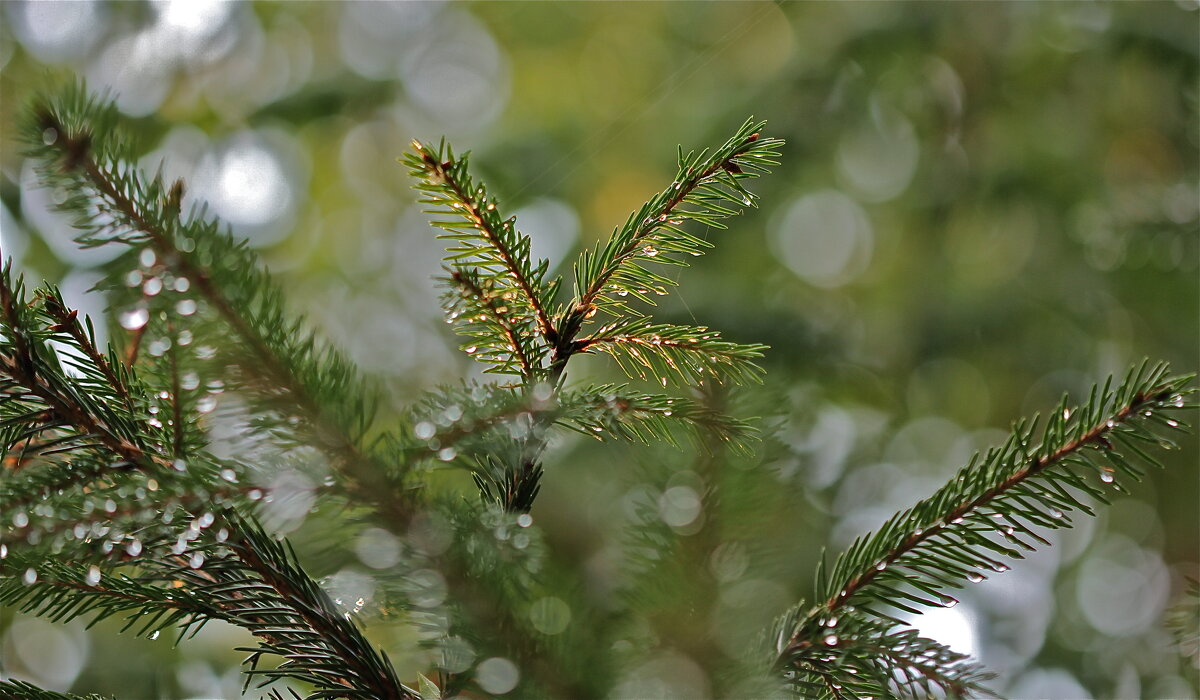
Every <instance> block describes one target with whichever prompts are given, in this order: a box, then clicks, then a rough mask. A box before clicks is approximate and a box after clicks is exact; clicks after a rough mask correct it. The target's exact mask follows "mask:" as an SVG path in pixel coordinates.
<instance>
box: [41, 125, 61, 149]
mask: <svg viewBox="0 0 1200 700" xmlns="http://www.w3.org/2000/svg"><path fill="white" fill-rule="evenodd" d="M57 140H58V129H55V128H54V127H52V126H48V127H46V128H45V129H44V130H43V131H42V143H44V144H46V145H47V146H53V145H54V142H55V141H57Z"/></svg>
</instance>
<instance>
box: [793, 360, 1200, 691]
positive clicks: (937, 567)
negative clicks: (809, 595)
mask: <svg viewBox="0 0 1200 700" xmlns="http://www.w3.org/2000/svg"><path fill="white" fill-rule="evenodd" d="M1191 381H1192V377H1191V376H1183V377H1172V376H1170V375H1169V371H1168V367H1167V366H1166V365H1165V364H1159V365H1154V366H1151V365H1150V364H1149V363H1148V362H1143V363H1141V364H1140V365H1138V366H1135V367H1133V368H1131V369H1130V371H1129V373H1128V374H1127V375H1126V377H1125V380H1124V381H1123V382H1122V383H1121V384H1120V386H1119V387H1117V388H1116V389H1112V383H1113V379H1112V378H1111V377H1110V378H1109V380H1108V381H1106V382H1105V383H1104V384H1103V385H1102V386H1099V385H1098V386H1096V387H1093V389H1092V391H1091V394H1090V397H1089V400H1088V402H1087V403H1086V404H1084V405H1083V406H1080V407H1076V408H1072V407H1071V406H1070V405H1069V404H1068V400H1067V398H1065V397H1064V399H1063V401H1062V403H1061V404H1060V405H1059V407H1058V408H1057V409H1056V410H1055V412H1054V413H1052V414H1051V415H1050V416H1049V418H1048V419H1047V420H1046V422H1045V425H1044V427H1043V428H1042V430H1041V435H1040V439H1039V440H1038V442H1037V444H1036V445H1035V444H1034V440H1035V437H1037V432H1038V431H1037V423H1038V421H1037V419H1036V418H1035V419H1034V420H1033V421H1028V422H1026V421H1019V422H1018V423H1017V424H1016V425H1015V426H1014V428H1013V432H1012V433H1011V435H1010V436H1009V439H1008V441H1007V442H1006V443H1005V444H1004V445H1003V446H1001V447H998V448H993V449H991V450H989V451H988V452H987V453H986V455H983V456H982V457H981V456H980V455H978V454H977V455H976V456H975V457H974V458H973V459H972V460H971V462H970V463H969V464H968V465H967V466H966V467H964V468H963V469H962V470H961V471H960V472H959V473H958V475H957V476H956V477H955V478H954V479H951V480H950V481H949V482H948V483H947V484H946V485H945V486H943V487H942V488H941V489H939V490H938V491H937V492H936V493H934V494H933V495H932V496H930V497H929V498H927V499H925V500H923V501H921V502H920V503H918V504H917V505H915V506H913V507H912V508H910V509H908V510H905V511H902V512H900V513H897V514H896V515H895V516H893V517H892V518H891V519H889V520H888V521H887V523H885V524H884V525H883V526H882V527H881V528H880V529H879V530H878V531H877V532H875V533H874V534H871V535H868V536H865V537H862V538H859V539H858V540H856V541H855V542H854V544H852V545H851V546H850V548H849V549H848V550H847V551H846V552H845V553H843V554H842V555H841V556H840V557H838V559H837V560H836V562H835V563H834V565H833V566H832V567H830V568H828V569H826V568H825V567H824V565H823V564H822V565H821V566H819V568H818V571H817V580H816V591H817V592H816V594H817V596H818V600H820V601H821V602H820V604H819V605H817V606H815V607H814V608H812V609H811V610H810V611H809V613H808V614H807V616H803V617H802V618H801V619H797V620H796V621H795V624H794V625H793V626H792V627H791V628H790V631H789V632H788V634H787V635H786V636H785V638H784V639H783V640H781V642H780V644H779V645H778V650H777V657H776V664H777V666H778V667H779V668H788V667H789V666H792V665H793V664H792V659H793V658H794V657H795V654H797V653H799V651H800V650H802V649H807V648H811V647H815V646H817V645H819V644H820V639H821V638H822V637H824V636H827V635H828V634H829V631H828V629H827V628H828V624H827V622H826V621H827V620H829V619H837V618H839V617H841V616H843V615H844V614H845V611H852V610H859V611H865V612H867V613H870V614H872V615H874V616H877V617H878V618H880V619H881V620H883V621H886V622H888V623H891V624H894V625H901V624H903V623H902V622H901V621H900V620H899V619H897V618H896V617H894V616H893V615H892V614H891V613H890V612H889V609H899V610H903V611H906V612H910V613H918V612H919V608H920V607H922V606H929V605H934V606H937V605H945V606H949V605H954V604H955V603H956V602H957V601H956V599H955V598H953V597H952V596H950V595H947V594H946V593H945V592H944V591H945V590H946V589H948V588H961V587H962V586H964V585H966V584H967V583H969V582H977V581H980V580H982V579H983V578H985V577H986V576H987V574H989V573H992V572H1004V571H1007V570H1008V569H1009V565H1008V564H1007V563H1005V562H1004V559H1005V558H1008V557H1014V558H1022V557H1023V556H1024V555H1023V552H1024V551H1031V550H1033V549H1034V548H1035V547H1036V546H1037V544H1049V543H1048V541H1047V540H1046V539H1045V538H1044V537H1042V536H1041V535H1040V534H1039V533H1038V530H1039V529H1040V528H1046V529H1057V528H1063V527H1069V526H1070V524H1071V520H1070V517H1069V513H1070V512H1071V511H1075V510H1078V511H1082V512H1084V513H1087V514H1089V515H1090V514H1092V510H1091V508H1090V507H1089V506H1088V505H1087V503H1085V501H1084V499H1085V498H1087V497H1090V498H1093V499H1095V500H1098V501H1101V502H1104V503H1107V502H1108V493H1107V491H1108V489H1113V490H1115V491H1120V490H1124V487H1122V486H1121V484H1120V483H1119V482H1118V477H1128V478H1130V479H1134V480H1139V479H1140V477H1141V474H1142V471H1141V468H1140V467H1139V466H1137V465H1136V462H1142V463H1146V464H1150V465H1156V466H1157V465H1158V464H1159V463H1158V461H1157V460H1156V459H1155V458H1154V457H1153V456H1151V455H1150V454H1149V453H1148V452H1147V451H1146V450H1145V449H1144V447H1143V445H1154V446H1159V447H1164V448H1168V449H1169V448H1170V447H1172V446H1173V443H1171V442H1170V441H1169V440H1168V439H1167V437H1166V436H1165V435H1163V434H1162V433H1165V432H1177V431H1183V430H1186V429H1188V426H1187V425H1186V424H1184V423H1183V422H1182V421H1181V420H1179V419H1178V418H1177V417H1174V414H1177V413H1178V412H1180V411H1181V409H1185V408H1192V407H1193V406H1190V405H1189V404H1188V397H1189V396H1190V395H1191V394H1192V393H1194V390H1193V389H1191V388H1189V384H1190V383H1191ZM1092 479H1098V480H1099V482H1100V484H1099V485H1097V484H1095V483H1093V481H1092ZM838 636H839V637H844V636H845V635H838Z"/></svg>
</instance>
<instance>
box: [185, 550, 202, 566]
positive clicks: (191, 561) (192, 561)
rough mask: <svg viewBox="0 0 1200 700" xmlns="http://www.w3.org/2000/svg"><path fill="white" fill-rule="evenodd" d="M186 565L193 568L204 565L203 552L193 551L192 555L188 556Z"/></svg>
mask: <svg viewBox="0 0 1200 700" xmlns="http://www.w3.org/2000/svg"><path fill="white" fill-rule="evenodd" d="M188 566H190V567H192V568H193V569H199V568H200V567H202V566H204V554H203V553H202V552H193V553H192V556H191V557H189V558H188Z"/></svg>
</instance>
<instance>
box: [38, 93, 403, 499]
mask: <svg viewBox="0 0 1200 700" xmlns="http://www.w3.org/2000/svg"><path fill="white" fill-rule="evenodd" d="M27 123H28V126H27V128H26V131H25V141H26V144H27V153H28V155H30V156H31V157H32V158H34V159H35V161H37V162H38V163H39V166H38V172H39V175H40V177H41V178H42V182H43V184H45V185H47V186H61V187H63V188H64V189H65V190H66V192H67V193H68V196H67V197H66V199H65V200H64V201H63V202H62V203H61V204H60V205H59V208H60V209H61V210H63V211H65V212H67V213H68V214H71V215H73V216H74V217H75V219H76V224H77V225H78V226H79V227H80V228H81V229H83V231H84V233H83V234H82V235H81V238H80V242H81V243H82V244H83V245H85V246H97V245H105V244H110V243H121V244H125V245H129V246H143V245H145V246H149V247H150V248H151V249H152V250H153V251H154V252H155V254H156V257H157V259H158V260H160V261H161V262H162V264H163V265H166V266H169V267H170V268H171V269H173V270H174V272H175V273H176V274H177V276H179V277H182V278H185V279H188V280H190V282H191V287H192V289H194V290H195V291H196V293H197V294H198V295H200V296H201V297H202V298H203V299H204V300H205V301H206V302H207V303H208V305H209V307H210V308H211V309H213V310H215V312H216V314H217V316H218V317H219V318H221V319H222V320H223V321H224V322H225V323H226V325H227V326H228V328H229V329H230V330H231V331H232V336H233V339H234V340H235V341H236V342H235V343H232V344H230V347H229V348H226V350H229V351H234V354H233V355H232V356H231V357H230V358H229V360H230V362H229V363H228V366H229V368H230V369H231V370H235V371H238V372H237V379H238V382H239V385H240V388H242V389H243V390H244V391H245V392H246V393H247V395H248V396H249V397H251V398H253V399H255V400H256V405H255V407H256V408H259V409H261V411H262V413H261V414H260V415H278V416H279V420H278V421H277V423H276V427H277V429H278V431H279V432H285V433H286V432H296V431H302V432H303V433H304V435H305V439H304V440H302V442H305V443H307V444H312V445H315V446H318V447H320V448H321V449H323V450H324V451H325V452H326V453H327V454H329V456H330V457H331V460H332V462H333V465H334V466H335V467H336V469H337V471H338V473H339V474H341V475H342V476H343V487H344V488H345V489H346V490H347V491H348V492H350V493H351V494H352V495H353V496H354V497H355V498H356V499H357V500H359V501H360V502H365V503H372V504H374V506H375V507H376V508H377V509H379V510H380V511H381V512H383V513H385V514H386V515H387V516H388V517H389V518H391V519H392V520H393V521H401V522H402V521H404V520H405V519H406V516H407V514H409V513H410V511H411V507H410V504H409V503H408V502H407V496H408V495H409V494H408V493H407V492H406V490H405V489H403V488H400V486H399V484H398V482H397V481H396V480H395V479H389V478H386V476H385V475H387V474H389V473H391V472H393V471H395V470H400V471H403V469H404V468H405V466H406V465H404V464H398V463H397V460H396V459H395V458H396V455H394V454H380V453H378V452H376V451H375V449H374V448H377V447H378V446H379V445H384V444H390V443H388V441H386V440H385V441H379V440H372V439H369V437H368V436H369V435H370V434H371V433H372V430H373V428H372V426H373V424H374V422H375V406H376V405H377V391H374V390H372V389H371V388H370V385H368V384H367V383H366V382H365V381H364V380H363V379H362V378H361V377H360V376H359V374H358V372H357V370H356V369H355V368H354V367H353V366H352V364H351V363H350V362H349V361H348V360H347V359H345V358H344V357H343V356H342V354H341V353H340V352H338V351H336V350H335V349H333V348H332V347H330V346H328V345H327V344H325V343H322V342H320V341H319V340H318V339H317V338H316V336H315V335H314V334H312V333H311V332H309V331H307V330H306V328H305V325H304V323H303V321H290V320H288V318H289V316H288V314H287V313H286V312H285V310H284V308H283V302H282V296H281V294H280V292H279V290H278V287H277V286H276V285H275V283H274V282H273V280H272V279H271V277H270V276H269V275H268V274H267V273H266V272H265V271H264V270H262V269H261V268H260V267H259V266H258V264H257V260H256V256H255V255H254V253H253V252H252V251H251V250H250V249H249V248H248V247H247V245H246V244H245V243H244V242H238V241H235V240H234V239H233V238H232V237H231V235H230V234H229V233H228V232H225V231H222V230H221V227H220V224H219V223H218V222H217V221H215V220H212V219H210V218H208V217H206V215H205V211H204V209H203V208H200V209H197V208H193V209H192V211H191V213H190V214H189V215H188V216H187V217H186V218H181V217H180V203H181V202H180V200H181V197H182V193H183V185H182V183H181V182H176V183H175V184H173V185H171V186H170V187H167V186H165V185H164V183H163V182H162V181H161V179H160V178H157V177H156V178H153V179H147V178H146V177H145V176H144V175H143V174H142V173H141V172H140V171H139V170H137V169H136V168H132V167H130V166H129V165H128V164H129V163H131V162H134V161H135V160H136V159H135V158H134V157H133V152H132V149H131V148H130V147H129V145H128V141H127V139H126V137H125V136H124V132H123V130H122V129H121V128H120V125H119V123H118V118H117V114H116V111H115V108H114V107H113V106H112V104H111V103H110V102H108V101H107V100H106V99H104V98H93V97H91V96H89V95H88V94H87V91H86V88H85V87H84V86H82V85H72V86H69V87H68V88H66V89H65V90H63V91H61V92H60V93H59V94H58V95H56V96H55V97H54V98H53V99H48V100H42V101H39V102H38V103H36V104H35V105H34V107H33V110H32V114H31V116H30V118H29V119H28V120H27Z"/></svg>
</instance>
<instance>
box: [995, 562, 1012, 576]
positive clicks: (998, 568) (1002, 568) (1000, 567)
mask: <svg viewBox="0 0 1200 700" xmlns="http://www.w3.org/2000/svg"><path fill="white" fill-rule="evenodd" d="M1009 568H1011V567H1009V566H1008V564H997V565H995V566H993V567H992V571H995V572H996V573H998V574H1002V573H1004V572H1005V571H1008V570H1009Z"/></svg>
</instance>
